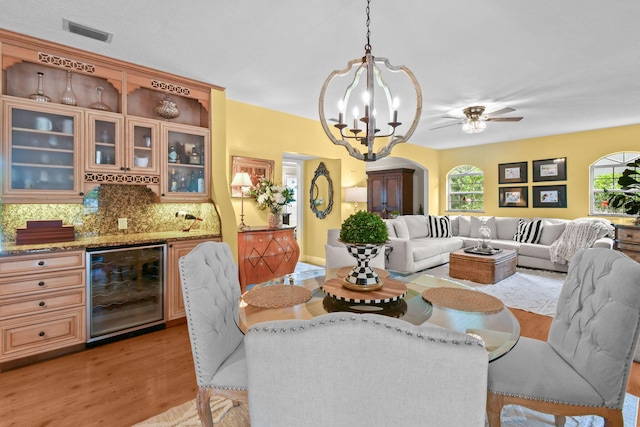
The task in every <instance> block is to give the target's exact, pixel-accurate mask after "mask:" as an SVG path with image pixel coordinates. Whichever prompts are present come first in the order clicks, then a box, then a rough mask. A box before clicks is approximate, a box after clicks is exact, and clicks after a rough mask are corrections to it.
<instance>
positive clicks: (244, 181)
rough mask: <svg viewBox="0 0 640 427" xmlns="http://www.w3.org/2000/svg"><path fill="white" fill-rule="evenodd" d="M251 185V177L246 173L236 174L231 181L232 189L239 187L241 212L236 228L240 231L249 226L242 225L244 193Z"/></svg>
mask: <svg viewBox="0 0 640 427" xmlns="http://www.w3.org/2000/svg"><path fill="white" fill-rule="evenodd" d="M252 185H253V183H252V182H251V177H249V174H248V173H247V172H238V173H236V174H235V175H234V176H233V181H231V186H232V187H240V194H241V197H242V202H241V206H242V208H241V209H242V210H241V211H240V212H241V213H240V224H238V228H239V229H240V230H247V229H248V228H249V226H248V225H247V224H245V223H244V193H246V192H247V191H249V189H250V188H251V186H252Z"/></svg>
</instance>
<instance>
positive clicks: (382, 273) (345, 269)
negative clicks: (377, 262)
mask: <svg viewBox="0 0 640 427" xmlns="http://www.w3.org/2000/svg"><path fill="white" fill-rule="evenodd" d="M372 268H373V271H375V272H376V273H377V274H378V277H380V278H381V279H385V278H387V277H389V272H388V271H387V270H383V269H382V268H377V267H372ZM351 270H353V267H340V268H339V269H338V271H336V275H337V276H340V277H344V276H346V275H347V274H349V273H351Z"/></svg>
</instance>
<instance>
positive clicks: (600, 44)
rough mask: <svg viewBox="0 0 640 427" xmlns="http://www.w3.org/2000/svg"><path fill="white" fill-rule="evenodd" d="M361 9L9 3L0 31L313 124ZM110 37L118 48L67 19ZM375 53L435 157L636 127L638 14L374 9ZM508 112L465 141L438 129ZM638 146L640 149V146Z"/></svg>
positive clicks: (126, 1)
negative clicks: (399, 80) (412, 98)
mask: <svg viewBox="0 0 640 427" xmlns="http://www.w3.org/2000/svg"><path fill="white" fill-rule="evenodd" d="M365 7H366V1H365V0H358V1H355V0H306V1H300V0H271V1H258V0H226V1H224V0H183V1H180V2H177V1H175V0H136V1H132V0H100V1H97V0H60V1H42V0H0V28H5V29H8V30H12V31H16V32H19V33H24V34H28V35H31V36H34V37H39V38H43V39H47V40H52V41H54V42H58V43H61V44H64V45H69V46H73V47H77V48H81V49H85V50H90V51H93V52H97V53H100V54H103V55H107V56H110V57H114V58H119V59H122V60H126V61H130V62H133V63H137V64H141V65H145V66H148V67H152V68H157V69H160V70H163V71H168V72H172V73H175V74H179V75H184V76H186V77H191V78H194V79H197V80H201V81H205V82H208V83H211V84H215V85H218V86H222V87H225V88H226V89H227V97H228V98H229V99H233V100H237V101H241V102H245V103H249V104H254V105H258V106H262V107H266V108H271V109H274V110H278V111H283V112H287V113H291V114H294V115H298V116H303V117H308V118H312V119H317V118H318V107H317V102H318V95H319V92H320V88H321V87H322V84H323V83H324V80H325V79H326V77H327V76H328V75H329V73H330V72H331V71H333V70H334V69H341V68H344V66H346V63H347V62H348V61H349V60H351V59H354V58H358V57H361V56H362V55H363V53H364V44H365V42H366V38H365V32H366V28H365ZM63 18H66V19H69V20H72V21H75V22H78V23H80V24H83V25H86V26H89V27H93V28H96V29H100V30H104V31H107V32H110V33H113V40H112V42H111V43H110V44H106V43H102V42H98V41H95V40H92V39H88V38H84V37H81V36H78V35H75V34H70V33H67V32H64V31H63V30H62V19H63ZM371 44H372V46H373V54H374V55H376V56H381V57H386V58H389V60H390V62H391V63H392V64H393V65H406V66H407V67H409V68H410V69H411V70H412V71H413V73H414V74H415V75H416V77H417V79H418V81H419V82H420V85H421V87H422V93H423V114H422V119H421V122H420V125H419V126H418V129H417V131H416V132H415V133H414V135H413V137H412V138H411V141H410V142H411V143H413V144H418V145H423V146H427V147H432V148H436V149H444V148H452V147H461V146H471V145H478V144H486V143H492V142H500V141H510V140H516V139H523V138H531V137H538V136H545V135H553V134H560V133H567V132H575V131H582V130H589V129H597V128H606V127H612V126H622V125H629V124H636V123H639V122H640V102H639V101H640V1H634V0H608V1H602V0H538V1H524V0H487V1H470V0H456V1H434V0H431V1H426V0H393V1H392V0H373V1H372V4H371ZM478 104H480V105H485V106H487V107H488V108H487V111H492V110H496V109H499V108H502V107H505V106H509V107H513V108H515V109H516V110H517V111H516V112H515V113H511V114H508V115H506V116H524V119H523V120H522V121H520V122H515V123H514V122H506V123H496V122H490V123H488V129H487V131H485V132H483V133H481V134H475V135H467V134H464V133H462V131H461V129H460V127H459V126H450V127H446V128H443V129H438V130H429V129H430V128H433V127H436V126H441V125H445V124H449V123H452V120H451V119H445V118H443V116H446V115H451V114H453V113H455V114H458V115H460V116H462V112H461V110H462V109H463V108H464V107H467V106H470V105H478ZM639 143H640V140H639Z"/></svg>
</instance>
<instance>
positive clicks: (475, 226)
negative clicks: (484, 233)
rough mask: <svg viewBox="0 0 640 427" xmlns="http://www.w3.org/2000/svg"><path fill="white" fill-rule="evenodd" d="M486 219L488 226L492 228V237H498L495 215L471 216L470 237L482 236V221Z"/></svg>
mask: <svg viewBox="0 0 640 427" xmlns="http://www.w3.org/2000/svg"><path fill="white" fill-rule="evenodd" d="M483 220H486V222H487V227H489V229H490V230H491V237H490V239H492V240H495V239H496V218H495V217H493V216H480V217H477V216H472V217H471V233H470V236H469V237H473V238H474V239H479V238H480V231H479V230H480V226H482V221H483Z"/></svg>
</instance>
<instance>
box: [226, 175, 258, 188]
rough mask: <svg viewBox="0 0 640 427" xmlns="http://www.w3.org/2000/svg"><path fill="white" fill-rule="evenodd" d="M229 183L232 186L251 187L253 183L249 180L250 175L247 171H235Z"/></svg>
mask: <svg viewBox="0 0 640 427" xmlns="http://www.w3.org/2000/svg"><path fill="white" fill-rule="evenodd" d="M231 185H232V186H234V187H251V186H252V185H253V183H252V182H251V177H250V176H249V174H248V173H247V172H237V173H236V174H235V175H234V176H233V181H231Z"/></svg>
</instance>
